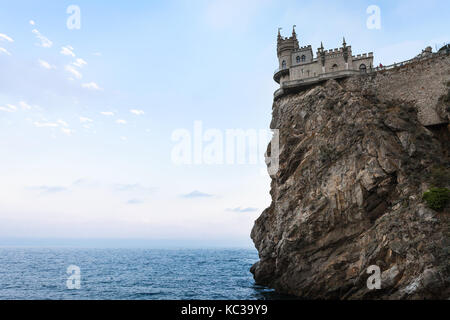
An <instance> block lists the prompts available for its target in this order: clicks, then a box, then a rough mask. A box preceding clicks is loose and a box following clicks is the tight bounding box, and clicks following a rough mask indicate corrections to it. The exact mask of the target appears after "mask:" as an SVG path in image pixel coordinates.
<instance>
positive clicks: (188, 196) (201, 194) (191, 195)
mask: <svg viewBox="0 0 450 320" xmlns="http://www.w3.org/2000/svg"><path fill="white" fill-rule="evenodd" d="M181 197H182V198H186V199H193V198H211V197H213V195H212V194H208V193H204V192H200V191H197V190H195V191H192V192H191V193H188V194H183V195H181Z"/></svg>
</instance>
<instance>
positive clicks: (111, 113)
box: [100, 111, 114, 117]
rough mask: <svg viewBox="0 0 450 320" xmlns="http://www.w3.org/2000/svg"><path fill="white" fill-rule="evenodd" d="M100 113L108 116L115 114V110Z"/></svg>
mask: <svg viewBox="0 0 450 320" xmlns="http://www.w3.org/2000/svg"><path fill="white" fill-rule="evenodd" d="M100 114H102V115H104V116H107V117H112V116H114V112H110V111H105V112H100Z"/></svg>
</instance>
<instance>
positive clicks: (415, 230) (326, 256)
mask: <svg viewBox="0 0 450 320" xmlns="http://www.w3.org/2000/svg"><path fill="white" fill-rule="evenodd" d="M443 60H444V61H446V65H447V70H446V71H445V72H444V73H439V74H436V75H432V74H428V75H425V76H428V77H429V78H433V81H434V82H436V83H439V85H440V88H441V89H440V90H439V91H438V92H436V90H434V91H430V92H428V94H429V95H433V96H430V97H428V96H427V92H420V95H421V96H422V97H424V99H425V100H426V101H435V103H436V108H438V109H439V112H440V113H441V114H442V116H443V117H448V109H449V108H448V105H449V104H448V95H449V92H450V91H449V89H450V88H449V87H448V86H449V84H448V82H449V80H450V79H449V69H448V65H449V60H448V58H445V59H443ZM416 67H417V66H416ZM391 72H392V73H395V72H400V71H391ZM392 76H393V77H395V74H394V75H392ZM422 76H424V75H422ZM386 77H390V76H389V74H384V75H383V74H381V75H380V74H378V75H373V76H361V77H356V78H350V79H346V80H342V81H340V82H339V83H338V82H336V81H334V80H330V81H328V82H326V83H324V84H321V85H317V86H315V87H313V88H310V89H308V90H305V91H303V92H300V93H297V94H290V95H287V96H284V97H282V98H280V99H279V100H277V101H275V103H274V105H273V120H272V124H271V127H272V128H273V129H279V130H280V131H279V132H280V134H279V137H280V141H279V143H280V162H279V164H280V168H279V170H278V172H277V173H276V174H275V175H274V176H272V185H271V196H272V204H271V206H270V207H269V208H267V209H266V210H265V211H264V212H263V213H262V215H261V216H260V217H259V219H258V220H257V221H256V222H255V226H254V228H253V230H252V234H251V236H252V239H253V241H254V243H255V245H256V248H257V249H258V251H259V254H260V261H259V262H258V263H257V264H255V265H254V266H253V267H252V270H251V271H252V272H253V273H254V276H255V280H256V282H257V283H259V284H263V285H267V286H269V287H272V288H275V289H276V290H277V291H278V292H280V293H285V294H292V295H297V296H299V297H303V298H310V299H311V298H312V299H315V298H332V299H336V298H337V299H361V298H383V299H389V298H393V299H415V298H419V299H420V298H449V297H450V289H449V288H450V286H449V283H450V281H449V279H450V278H449V277H450V265H449V261H450V239H449V236H450V229H449V226H450V218H449V215H450V212H449V210H448V208H447V209H445V210H444V211H443V212H440V213H438V212H436V211H434V210H431V209H429V208H428V207H427V206H426V204H424V203H423V201H422V195H423V193H424V192H425V191H427V190H428V189H429V188H430V187H431V185H432V182H431V180H432V174H431V172H432V171H433V168H444V169H443V170H444V171H445V169H446V168H447V169H448V168H450V161H449V158H448V151H449V150H448V140H447V139H448V137H449V135H448V130H449V129H448V128H447V125H442V126H441V127H440V129H439V130H437V131H439V133H437V131H436V130H434V131H432V130H431V128H430V130H429V129H427V128H426V127H424V126H423V125H422V124H421V122H419V120H418V112H420V111H421V110H422V109H421V108H420V106H418V105H417V104H418V103H420V101H417V100H414V99H406V98H405V97H402V96H401V95H399V94H393V93H392V91H390V89H389V81H390V80H389V79H385V78H386ZM435 78H437V79H435ZM392 81H394V80H392ZM411 81H413V80H411ZM441 84H442V86H441ZM418 85H419V84H418ZM425 85H426V84H424V86H425ZM396 86H397V87H398V86H400V84H397V83H394V82H393V83H392V87H393V88H395V87H396ZM410 86H411V84H410V85H408V87H410ZM386 90H387V91H388V92H386ZM399 90H400V89H399ZM435 95H438V96H437V97H436V96H435ZM445 99H447V100H445ZM445 101H447V102H445ZM442 132H444V133H442ZM449 183H450V181H448V180H447V181H445V179H444V184H446V185H447V187H448V185H449ZM371 265H377V266H379V267H380V269H381V272H382V275H381V286H382V287H381V289H380V290H369V289H368V288H367V279H368V277H369V276H370V275H369V274H368V273H367V268H368V267H369V266H371Z"/></svg>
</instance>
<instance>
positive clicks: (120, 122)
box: [116, 119, 127, 124]
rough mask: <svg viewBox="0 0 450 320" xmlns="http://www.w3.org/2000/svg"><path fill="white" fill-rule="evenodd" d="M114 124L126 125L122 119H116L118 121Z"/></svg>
mask: <svg viewBox="0 0 450 320" xmlns="http://www.w3.org/2000/svg"><path fill="white" fill-rule="evenodd" d="M116 123H118V124H127V121H126V120H123V119H118V120H117V121H116Z"/></svg>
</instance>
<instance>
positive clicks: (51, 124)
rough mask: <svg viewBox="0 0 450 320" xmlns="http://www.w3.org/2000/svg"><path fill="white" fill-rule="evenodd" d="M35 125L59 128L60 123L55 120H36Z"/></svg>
mask: <svg viewBox="0 0 450 320" xmlns="http://www.w3.org/2000/svg"><path fill="white" fill-rule="evenodd" d="M34 125H35V126H36V127H38V128H57V127H59V124H57V123H54V122H39V121H36V122H34Z"/></svg>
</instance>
